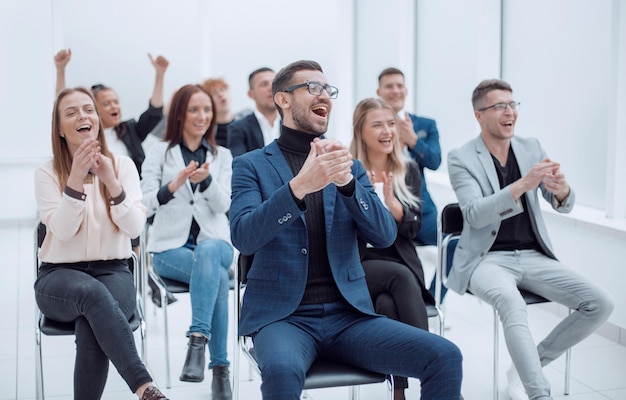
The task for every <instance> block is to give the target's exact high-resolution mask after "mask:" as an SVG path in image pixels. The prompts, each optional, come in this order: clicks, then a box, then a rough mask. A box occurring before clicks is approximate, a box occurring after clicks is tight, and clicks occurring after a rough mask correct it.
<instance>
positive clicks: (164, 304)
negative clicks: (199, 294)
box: [161, 289, 172, 389]
mask: <svg viewBox="0 0 626 400" xmlns="http://www.w3.org/2000/svg"><path fill="white" fill-rule="evenodd" d="M161 305H162V307H163V333H164V335H163V336H164V338H165V387H166V388H168V389H170V388H171V387H172V380H171V377H170V335H169V328H168V323H167V291H166V290H164V289H161Z"/></svg>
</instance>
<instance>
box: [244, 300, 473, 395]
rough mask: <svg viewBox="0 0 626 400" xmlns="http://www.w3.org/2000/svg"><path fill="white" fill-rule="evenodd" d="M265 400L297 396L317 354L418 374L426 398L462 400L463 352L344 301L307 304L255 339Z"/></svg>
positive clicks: (394, 372)
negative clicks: (359, 310)
mask: <svg viewBox="0 0 626 400" xmlns="http://www.w3.org/2000/svg"><path fill="white" fill-rule="evenodd" d="M252 339H253V341H254V348H255V350H256V354H257V357H258V361H259V368H260V370H261V377H262V380H263V382H262V384H261V392H262V394H263V399H264V400H298V399H299V398H300V394H301V392H302V388H303V386H304V379H305V374H306V372H307V370H308V369H309V367H310V366H311V364H312V363H313V361H314V360H315V359H317V358H318V357H329V358H332V359H334V360H337V361H341V362H344V363H346V364H351V365H355V366H359V367H362V368H364V369H368V370H370V371H374V372H380V373H385V374H392V375H400V376H408V377H413V378H418V379H419V380H420V382H421V399H422V400H435V399H436V400H458V399H459V398H460V391H461V380H462V373H463V372H462V356H461V352H460V350H459V349H458V348H457V347H456V346H455V345H454V344H453V343H452V342H450V341H448V340H447V339H445V338H442V337H440V336H437V335H434V334H431V333H429V332H427V331H424V330H422V329H419V328H416V327H413V326H410V325H407V324H404V323H402V322H398V321H394V320H392V319H389V318H386V317H382V316H380V317H373V316H369V315H364V314H362V313H360V312H358V311H356V310H355V309H354V308H352V307H351V306H350V305H349V304H347V303H345V302H337V303H327V304H311V305H302V306H300V307H298V309H297V310H296V311H295V312H294V313H293V314H292V315H290V316H289V317H287V318H285V319H283V320H280V321H277V322H274V323H272V324H269V325H267V326H265V327H263V328H262V329H261V330H259V331H258V332H257V333H255V334H254V335H253V337H252Z"/></svg>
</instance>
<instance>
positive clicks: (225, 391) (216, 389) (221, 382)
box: [211, 365, 233, 400]
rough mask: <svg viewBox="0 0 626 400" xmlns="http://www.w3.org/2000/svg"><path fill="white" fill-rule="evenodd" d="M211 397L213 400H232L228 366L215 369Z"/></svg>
mask: <svg viewBox="0 0 626 400" xmlns="http://www.w3.org/2000/svg"><path fill="white" fill-rule="evenodd" d="M211 395H212V398H213V400H232V398H233V393H232V391H231V390H230V378H229V372H228V367H227V366H226V365H219V366H215V367H213V383H212V384H211Z"/></svg>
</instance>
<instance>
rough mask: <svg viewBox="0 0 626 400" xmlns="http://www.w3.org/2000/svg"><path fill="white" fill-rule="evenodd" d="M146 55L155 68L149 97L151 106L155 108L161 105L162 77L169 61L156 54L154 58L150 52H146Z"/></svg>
mask: <svg viewBox="0 0 626 400" xmlns="http://www.w3.org/2000/svg"><path fill="white" fill-rule="evenodd" d="M148 57H149V58H150V62H151V63H152V65H153V66H154V69H155V70H156V77H155V80H154V89H153V90H152V97H150V104H151V105H152V106H153V107H157V108H158V107H163V77H164V76H165V71H166V70H167V67H168V66H169V65H170V62H169V61H167V58H165V57H163V56H157V57H156V58H152V55H151V54H150V53H148Z"/></svg>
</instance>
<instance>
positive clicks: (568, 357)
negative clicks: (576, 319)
mask: <svg viewBox="0 0 626 400" xmlns="http://www.w3.org/2000/svg"><path fill="white" fill-rule="evenodd" d="M571 313H572V309H571V308H570V309H569V311H568V315H569V314H571ZM571 366H572V348H571V347H570V348H569V349H567V351H566V352H565V388H564V390H563V393H564V394H565V395H566V396H567V395H569V382H570V370H571Z"/></svg>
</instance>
